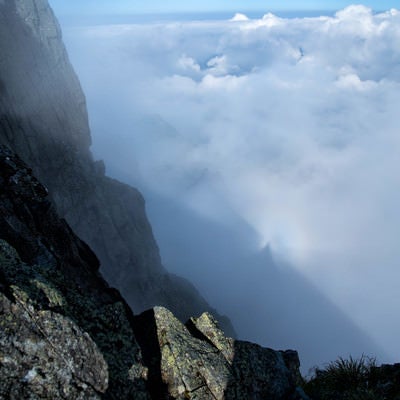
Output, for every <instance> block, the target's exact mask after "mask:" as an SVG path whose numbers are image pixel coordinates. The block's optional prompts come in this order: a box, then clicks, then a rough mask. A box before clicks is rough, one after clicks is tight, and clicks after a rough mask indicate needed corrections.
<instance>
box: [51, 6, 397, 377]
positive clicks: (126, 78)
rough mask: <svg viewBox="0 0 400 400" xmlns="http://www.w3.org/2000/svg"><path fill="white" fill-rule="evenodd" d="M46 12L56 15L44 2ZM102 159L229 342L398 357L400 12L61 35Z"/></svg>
mask: <svg viewBox="0 0 400 400" xmlns="http://www.w3.org/2000/svg"><path fill="white" fill-rule="evenodd" d="M50 3H51V2H50ZM63 34H64V40H65V42H66V44H67V48H68V52H69V55H70V59H71V62H72V64H73V66H74V68H75V69H76V71H77V74H78V76H79V78H80V80H81V83H82V86H83V89H84V92H85V94H86V97H87V103H88V109H89V116H90V124H91V129H92V136H93V146H92V150H93V153H94V156H95V158H96V159H104V160H105V162H106V165H107V173H108V174H109V175H110V176H113V177H116V178H118V179H121V180H123V181H125V182H128V183H130V184H133V185H135V186H136V187H138V188H139V190H140V191H141V192H142V193H143V195H144V197H145V199H146V204H147V212H148V215H149V218H150V221H151V224H152V227H153V231H154V233H155V237H156V239H157V242H158V244H159V247H160V251H161V256H162V259H163V262H164V264H165V266H166V267H167V269H168V270H169V271H171V272H173V273H176V274H177V275H180V276H183V277H186V278H188V279H190V280H191V281H192V282H193V283H194V284H195V286H196V287H197V288H198V289H199V291H200V292H201V293H202V294H203V295H204V296H205V297H206V299H207V300H208V301H209V302H210V303H211V304H212V305H213V306H214V307H215V308H217V309H218V311H219V312H221V313H223V314H226V315H228V316H229V318H231V320H232V322H233V325H234V327H235V329H236V331H237V334H238V336H239V337H240V338H243V339H246V340H252V341H256V342H258V343H260V344H262V345H265V346H268V347H274V348H295V349H296V350H298V351H299V354H300V358H301V360H302V362H303V368H305V369H307V368H309V367H311V366H312V365H315V364H321V363H324V362H327V361H329V360H331V359H334V358H336V357H337V356H338V355H341V356H347V355H349V354H353V355H360V354H362V353H365V354H368V355H370V354H371V355H375V356H377V358H378V360H379V361H382V362H393V361H396V360H397V361H398V359H399V356H400V345H399V341H398V337H399V335H400V322H399V320H398V318H397V316H398V309H399V306H400V294H399V293H400V292H399V290H398V282H399V281H400V268H399V261H400V247H399V245H398V237H399V234H400V214H399V212H398V204H399V202H400V191H399V187H400V175H399V154H400V135H399V112H398V107H399V106H398V105H399V104H400V11H397V10H395V9H392V10H388V11H385V12H379V13H375V12H373V11H372V10H371V9H370V8H367V7H366V6H362V5H357V6H349V7H346V8H344V9H342V10H340V11H338V12H336V13H334V14H332V15H326V16H312V17H310V16H307V17H297V18H285V17H278V16H276V15H275V14H273V13H268V10H266V12H265V14H264V16H262V17H259V18H255V17H254V16H250V15H245V14H244V13H237V14H232V16H231V18H230V19H228V18H227V19H197V20H191V19H188V20H185V19H183V18H182V19H180V20H178V19H176V20H175V21H172V20H169V21H158V22H157V21H152V20H151V18H148V19H146V20H145V21H143V22H140V23H139V22H137V23H129V24H127V23H125V24H124V23H118V24H116V23H115V21H114V22H113V21H112V19H110V23H107V21H106V20H104V19H102V23H101V24H90V25H86V24H84V25H74V24H68V25H65V26H63Z"/></svg>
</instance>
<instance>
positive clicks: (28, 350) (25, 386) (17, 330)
mask: <svg viewBox="0 0 400 400" xmlns="http://www.w3.org/2000/svg"><path fill="white" fill-rule="evenodd" d="M18 292H19V291H18V289H17V288H15V291H13V294H14V296H15V301H14V302H11V301H10V300H9V299H8V298H7V297H6V296H5V295H4V294H2V293H0V314H1V315H2V318H3V319H2V321H1V322H0V327H1V329H0V365H1V367H0V382H1V384H0V398H2V399H6V398H10V399H15V400H17V399H43V398H47V399H71V398H73V399H100V398H101V394H103V393H105V392H106V390H107V387H108V367H107V364H106V362H105V361H104V358H103V356H102V354H101V353H100V351H99V349H98V347H97V346H96V344H95V343H94V342H93V340H92V339H91V338H90V336H89V335H88V334H87V333H85V332H82V331H81V330H80V329H79V327H78V326H77V325H76V324H75V323H74V322H73V321H71V320H70V319H68V318H65V317H64V316H62V315H60V314H57V313H54V312H51V311H45V310H41V311H38V310H37V309H35V307H34V306H33V305H32V304H30V302H29V297H28V296H27V295H26V293H24V292H19V293H18Z"/></svg>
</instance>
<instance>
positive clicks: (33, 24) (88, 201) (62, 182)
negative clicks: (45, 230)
mask: <svg viewBox="0 0 400 400" xmlns="http://www.w3.org/2000/svg"><path fill="white" fill-rule="evenodd" d="M11 43H12V45H10V44H11ZM0 52H1V53H0V54H1V58H0V143H2V144H5V145H7V146H8V147H9V148H11V149H12V150H14V151H15V152H16V153H17V154H18V155H19V156H20V157H21V158H22V159H23V160H24V161H25V162H26V163H27V164H28V165H29V166H30V167H31V168H32V169H33V171H34V173H35V175H36V176H37V177H38V179H39V180H40V181H41V182H43V184H44V185H45V186H46V187H47V188H48V189H49V193H50V198H51V201H52V203H53V204H54V205H55V207H56V208H57V211H58V213H59V214H60V216H62V217H63V218H65V219H66V220H67V221H68V223H69V224H70V226H71V227H72V228H73V229H74V231H75V232H76V233H77V234H78V235H79V236H80V237H81V238H82V239H83V240H84V241H85V242H87V243H88V244H89V245H90V247H91V248H92V249H93V250H94V252H95V253H96V255H97V256H98V257H99V259H100V261H101V271H102V274H103V275H104V277H105V279H106V280H107V281H108V282H109V283H110V284H111V285H112V286H115V287H117V288H118V289H119V290H120V291H121V292H122V294H123V296H124V298H125V299H126V300H127V302H128V303H129V305H130V306H131V307H132V308H133V309H134V310H135V311H137V312H140V311H143V310H145V309H147V308H150V307H152V306H154V305H163V306H165V307H168V308H169V309H171V310H172V311H173V312H174V313H175V315H177V316H178V317H179V318H180V319H181V320H186V319H187V318H189V316H191V315H195V314H198V313H201V312H203V311H205V310H207V311H210V312H212V313H213V314H215V315H217V316H218V314H217V312H216V311H215V310H214V309H212V307H210V305H209V304H207V302H206V301H205V300H204V298H203V297H202V296H201V295H200V294H199V293H198V292H197V290H196V289H195V287H194V286H193V285H192V284H191V283H190V282H188V281H186V280H185V279H183V278H180V277H177V276H175V275H173V274H169V273H168V272H167V271H166V270H165V268H164V267H163V265H162V263H161V259H160V255H159V251H158V247H157V244H156V241H155V239H154V237H153V233H152V230H151V226H150V224H149V222H148V220H147V217H146V213H145V204H144V200H143V198H142V196H141V194H140V193H139V192H138V191H137V190H136V189H134V188H132V187H130V186H128V185H126V184H123V183H121V182H118V181H116V180H114V179H111V178H109V177H107V176H106V175H105V166H104V163H103V162H102V161H94V160H93V158H92V155H91V153H90V145H91V137H90V129H89V124H88V116H87V111H86V102H85V97H84V94H83V92H82V90H81V87H80V84H79V81H78V79H77V77H76V74H75V72H74V71H73V68H72V67H71V64H70V62H69V59H68V55H67V53H66V50H65V47H64V45H63V42H62V36H61V30H60V27H59V25H58V23H57V20H56V19H55V17H54V15H53V12H52V10H51V8H50V7H49V5H48V3H47V0H7V1H3V2H0ZM110 134H112V132H110ZM218 319H219V320H220V321H221V322H222V323H223V325H224V328H225V329H226V330H227V331H228V332H229V333H230V334H233V328H232V326H231V325H230V322H229V320H228V319H227V318H224V317H222V316H218Z"/></svg>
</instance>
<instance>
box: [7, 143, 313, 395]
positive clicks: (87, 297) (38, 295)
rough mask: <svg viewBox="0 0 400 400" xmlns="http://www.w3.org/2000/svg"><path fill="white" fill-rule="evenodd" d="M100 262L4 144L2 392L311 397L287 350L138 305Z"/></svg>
mask: <svg viewBox="0 0 400 400" xmlns="http://www.w3.org/2000/svg"><path fill="white" fill-rule="evenodd" d="M98 267H99V263H98V260H97V258H96V256H95V255H94V253H93V252H92V251H91V250H90V248H89V247H88V246H87V245H86V244H85V243H84V242H82V241H81V240H80V239H79V238H78V237H77V236H76V235H75V234H74V233H73V232H72V230H71V229H70V227H69V226H68V224H67V223H66V222H65V221H64V220H63V219H60V218H59V217H58V215H57V213H56V211H55V209H54V207H53V206H52V204H51V203H50V202H49V200H48V199H47V189H46V188H45V187H44V186H42V185H41V184H40V183H39V181H37V180H36V178H35V177H34V176H33V175H32V170H31V169H30V168H28V167H27V166H26V165H25V164H24V163H23V162H22V161H21V160H20V159H19V158H18V157H17V156H16V155H15V154H14V153H12V152H11V151H10V150H9V149H7V148H6V147H4V146H0V321H1V322H0V399H15V400H17V399H21V398H29V399H72V398H73V399H96V398H106V399H121V400H123V399H132V398H133V399H139V400H140V399H154V400H161V399H182V400H183V399H204V400H206V399H213V400H215V399H243V400H244V399H246V400H250V399H271V400H274V399H276V400H278V399H282V400H284V399H288V400H289V399H292V400H294V399H298V398H304V399H305V398H306V397H305V396H304V397H298V391H297V388H296V373H298V369H297V370H296V371H294V373H293V370H292V367H288V365H287V363H286V360H285V355H284V354H285V353H282V352H278V351H274V350H271V349H265V348H262V347H260V346H258V345H255V344H251V343H247V342H240V341H235V340H233V339H231V338H227V337H225V335H224V334H223V332H222V331H221V330H220V329H219V327H218V325H217V322H216V320H215V319H214V318H213V317H212V316H211V315H210V314H208V313H205V314H203V315H201V316H200V317H199V318H197V319H196V318H191V319H190V320H189V322H188V323H187V326H184V325H183V324H182V323H181V322H180V321H179V320H178V319H176V318H175V317H174V315H173V314H172V313H171V312H170V311H168V310H167V309H165V308H163V307H155V308H153V309H152V310H149V311H146V312H144V313H143V314H141V315H139V316H136V317H135V316H133V314H132V312H131V311H130V309H129V307H128V305H127V304H126V303H125V301H124V300H123V299H122V297H121V296H120V294H119V292H118V291H116V290H115V289H111V288H110V287H109V286H108V285H107V284H106V282H105V281H104V280H103V279H102V277H101V276H100V275H99V272H98ZM291 357H292V359H293V358H294V359H295V360H297V362H298V358H297V354H296V353H295V352H292V356H291Z"/></svg>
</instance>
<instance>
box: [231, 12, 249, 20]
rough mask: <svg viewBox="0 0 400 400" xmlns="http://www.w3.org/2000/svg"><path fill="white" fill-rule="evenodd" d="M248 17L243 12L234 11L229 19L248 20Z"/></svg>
mask: <svg viewBox="0 0 400 400" xmlns="http://www.w3.org/2000/svg"><path fill="white" fill-rule="evenodd" d="M248 20H249V18H248V17H247V15H245V14H241V13H236V14H235V15H234V16H233V18H232V19H231V21H232V22H240V21H248Z"/></svg>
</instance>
